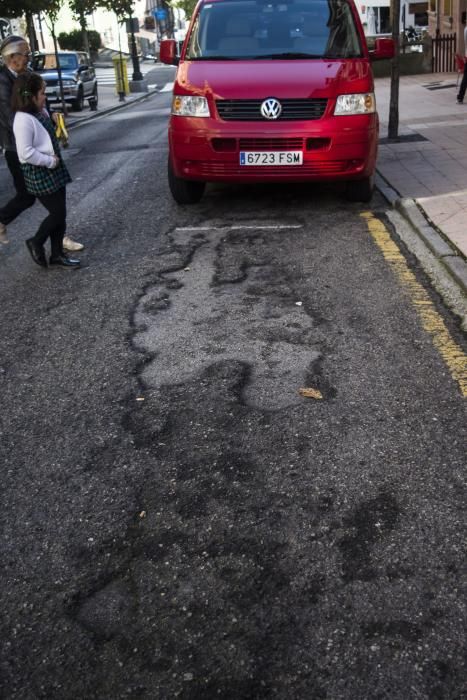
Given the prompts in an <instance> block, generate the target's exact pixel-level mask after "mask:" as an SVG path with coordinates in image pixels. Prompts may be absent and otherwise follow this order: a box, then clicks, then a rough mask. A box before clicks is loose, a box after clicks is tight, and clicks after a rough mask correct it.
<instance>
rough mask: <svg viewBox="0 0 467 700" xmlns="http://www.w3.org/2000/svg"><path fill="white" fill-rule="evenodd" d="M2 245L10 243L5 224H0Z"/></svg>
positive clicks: (0, 241)
mask: <svg viewBox="0 0 467 700" xmlns="http://www.w3.org/2000/svg"><path fill="white" fill-rule="evenodd" d="M0 243H3V245H6V244H7V243H9V240H8V238H7V237H6V226H5V224H0Z"/></svg>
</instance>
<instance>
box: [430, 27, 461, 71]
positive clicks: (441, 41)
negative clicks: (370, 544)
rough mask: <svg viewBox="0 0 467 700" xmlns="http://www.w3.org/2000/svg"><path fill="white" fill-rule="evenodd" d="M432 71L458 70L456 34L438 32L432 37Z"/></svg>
mask: <svg viewBox="0 0 467 700" xmlns="http://www.w3.org/2000/svg"><path fill="white" fill-rule="evenodd" d="M432 50H433V56H432V59H431V71H432V73H451V72H452V71H455V70H456V34H438V35H437V36H435V37H433V39H432Z"/></svg>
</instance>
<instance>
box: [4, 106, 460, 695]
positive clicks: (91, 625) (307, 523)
mask: <svg viewBox="0 0 467 700" xmlns="http://www.w3.org/2000/svg"><path fill="white" fill-rule="evenodd" d="M169 99H170V98H167V97H165V96H162V95H159V96H157V97H155V98H152V99H150V100H148V101H147V102H144V103H140V104H139V105H138V108H137V112H138V118H137V119H136V118H133V117H132V114H133V112H132V109H131V108H128V109H126V110H124V111H122V112H120V113H119V115H118V119H117V118H116V117H115V115H114V117H112V118H110V117H109V118H103V119H100V120H97V121H96V122H94V124H93V125H92V127H84V128H83V127H82V128H80V129H79V130H77V131H75V132H72V133H73V143H72V146H73V149H74V150H73V152H72V153H70V154H69V155H68V158H69V160H70V169H71V170H72V173H73V176H74V184H73V185H72V186H71V187H70V222H71V228H70V233H72V234H74V235H76V237H77V238H78V236H79V237H80V238H82V239H83V240H84V242H85V243H86V252H85V254H84V255H83V263H84V264H83V269H82V270H80V271H79V272H74V273H71V274H66V271H65V272H63V271H53V272H44V271H42V270H39V269H38V268H37V269H36V267H35V266H33V264H32V262H31V261H30V260H29V259H28V258H27V253H26V251H25V247H24V239H25V238H26V237H27V235H28V231H30V230H31V229H32V228H33V227H34V226H35V225H36V224H37V222H38V221H39V220H40V217H41V212H40V210H39V208H38V207H35V208H34V209H33V210H31V211H30V212H28V213H27V214H25V215H24V217H23V218H22V219H21V220H18V222H17V223H15V225H14V226H11V227H10V231H9V233H10V237H11V239H12V243H11V244H10V247H8V249H5V250H2V251H1V255H2V257H1V259H0V266H1V268H2V273H1V276H0V295H1V299H2V306H1V323H2V333H1V336H0V394H1V397H2V411H1V414H0V421H1V429H0V463H1V465H2V496H1V497H2V502H1V505H2V507H1V511H0V512H1V526H2V609H3V621H2V629H1V633H2V640H3V644H2V649H1V652H0V654H1V655H0V670H1V694H2V697H5V698H14V699H15V700H16V699H18V700H19V699H21V700H25V699H27V700H29V699H31V700H32V699H35V698H44V699H47V700H51V699H54V700H55V698H57V699H59V698H60V700H63V699H70V700H76V698H86V699H91V698H93V699H94V698H96V699H99V700H100V699H107V698H108V699H112V700H115V699H116V698H145V699H148V700H152V699H155V698H157V699H158V700H159V699H161V700H165V699H166V698H184V699H186V700H195V699H200V700H211V698H222V700H225V699H227V700H241V699H247V698H248V699H256V698H258V699H262V698H279V699H281V700H282V699H283V700H290V699H297V700H310V699H313V700H318V699H329V700H355V698H359V699H372V700H373V699H377V698H378V699H379V698H391V700H394V699H397V700H399V699H400V700H406V699H407V698H408V697H410V698H427V699H430V700H431V699H433V700H435V699H436V700H441V699H446V700H448V699H449V700H453V699H456V700H460V699H461V698H465V697H466V695H465V687H466V658H467V654H466V646H465V629H466V626H467V625H466V623H467V619H466V609H465V596H466V574H465V534H466V517H465V513H466V509H465V496H466V471H465V469H466V463H465V462H466V460H465V445H466V440H465V437H466V421H465V399H464V398H463V397H462V395H461V393H460V391H459V385H458V383H456V381H455V380H454V379H453V377H452V376H451V374H450V371H449V369H448V367H447V366H446V364H445V362H444V361H443V359H442V357H441V355H440V354H439V352H438V350H437V349H436V347H435V345H434V343H433V341H432V337H431V336H430V335H429V334H428V333H427V332H426V331H425V330H424V329H423V326H422V324H421V322H420V319H419V316H418V314H417V309H416V307H415V306H414V304H412V301H411V298H410V294H409V293H408V291H407V290H406V289H404V288H403V287H402V286H401V285H400V282H399V280H398V278H397V277H396V276H395V275H394V273H393V271H392V269H391V268H390V266H389V265H388V263H387V261H386V260H385V259H384V257H383V255H382V254H381V251H380V250H379V249H378V247H377V246H376V245H375V242H374V240H373V239H372V237H371V236H370V234H369V230H368V226H367V224H366V221H365V220H364V219H363V218H362V216H361V209H360V208H359V207H357V206H355V205H349V204H347V203H345V202H343V201H342V198H341V197H340V195H339V192H338V191H337V190H335V189H332V188H325V187H322V188H312V189H311V190H310V188H307V187H303V186H300V187H299V186H290V187H272V186H271V187H257V188H253V187H236V188H222V187H217V188H215V187H211V188H208V191H207V194H206V197H205V198H204V199H203V201H202V202H201V203H200V204H199V205H196V206H194V207H191V208H178V207H176V206H175V205H174V204H173V203H172V202H171V200H170V198H169V196H168V190H167V185H166V182H165V178H164V177H163V176H160V175H158V173H161V172H162V173H163V172H164V168H165V160H166V155H167V154H166V148H165V128H166V124H165V116H164V114H165V113H166V111H167V106H168V103H169ZM164 110H165V112H164ZM125 114H128V119H127V120H126V119H125ZM144 144H151V148H150V149H147V148H144ZM129 145H131V146H132V149H129V148H128V146H129ZM138 146H141V148H138ZM95 153H99V154H100V155H99V157H97V158H96V157H95V155H93V154H95ZM104 154H105V155H104ZM155 173H156V174H155ZM0 178H1V179H0V181H1V182H2V183H7V182H8V181H7V179H6V178H5V172H4V169H3V170H2V171H1V172H0ZM6 187H7V185H6V184H4V188H5V191H4V192H3V194H6ZM372 209H373V211H374V212H375V214H376V215H377V216H379V217H380V218H381V220H382V221H383V222H384V221H386V219H385V214H384V205H383V203H382V201H381V200H380V199H379V198H378V196H375V197H374V200H373V202H372ZM386 225H387V227H388V228H389V229H390V224H389V223H388V222H386ZM395 238H396V239H397V236H396V235H395ZM407 261H408V265H409V267H410V269H411V270H412V272H413V273H414V274H415V275H416V277H417V279H418V281H419V283H420V284H422V285H424V286H425V287H426V289H427V292H428V295H429V299H430V300H431V303H432V304H433V308H434V309H435V310H436V312H437V313H438V314H439V317H440V318H441V319H442V320H443V322H444V323H445V324H446V327H447V329H448V331H449V333H450V335H451V336H452V338H453V340H454V341H455V342H456V343H457V344H458V346H459V348H462V349H463V351H464V352H465V347H466V346H465V338H463V337H462V336H461V334H460V332H459V330H458V327H457V323H456V321H455V319H453V318H451V317H450V315H449V314H448V313H447V312H446V310H445V309H444V308H443V307H442V304H441V303H440V301H439V299H438V297H437V296H436V294H434V293H433V292H432V291H431V290H430V289H429V287H428V285H427V283H426V280H425V279H424V277H423V274H422V273H421V272H420V270H419V269H418V266H417V264H416V262H415V261H414V260H413V259H412V257H411V256H410V254H407ZM302 387H309V388H314V389H317V390H319V391H320V392H321V395H322V399H320V400H315V399H309V398H304V397H303V396H301V395H300V394H299V393H298V390H299V388H302Z"/></svg>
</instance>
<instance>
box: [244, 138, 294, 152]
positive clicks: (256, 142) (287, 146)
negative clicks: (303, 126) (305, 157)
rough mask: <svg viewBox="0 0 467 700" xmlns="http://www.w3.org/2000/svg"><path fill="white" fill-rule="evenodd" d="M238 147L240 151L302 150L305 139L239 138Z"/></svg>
mask: <svg viewBox="0 0 467 700" xmlns="http://www.w3.org/2000/svg"><path fill="white" fill-rule="evenodd" d="M238 147H239V149H240V151H245V150H253V151H301V150H302V149H303V139H300V138H296V139H294V138H285V139H281V138H277V139H274V138H270V139H261V138H259V139H239V141H238Z"/></svg>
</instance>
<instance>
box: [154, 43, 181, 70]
mask: <svg viewBox="0 0 467 700" xmlns="http://www.w3.org/2000/svg"><path fill="white" fill-rule="evenodd" d="M159 57H160V59H161V62H162V63H167V64H168V65H169V66H178V62H179V58H178V56H177V42H176V41H175V39H163V41H161V46H160V53H159Z"/></svg>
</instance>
